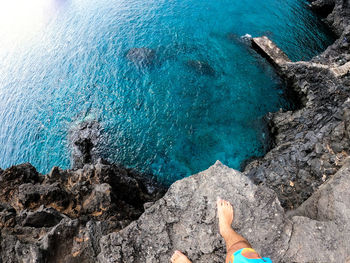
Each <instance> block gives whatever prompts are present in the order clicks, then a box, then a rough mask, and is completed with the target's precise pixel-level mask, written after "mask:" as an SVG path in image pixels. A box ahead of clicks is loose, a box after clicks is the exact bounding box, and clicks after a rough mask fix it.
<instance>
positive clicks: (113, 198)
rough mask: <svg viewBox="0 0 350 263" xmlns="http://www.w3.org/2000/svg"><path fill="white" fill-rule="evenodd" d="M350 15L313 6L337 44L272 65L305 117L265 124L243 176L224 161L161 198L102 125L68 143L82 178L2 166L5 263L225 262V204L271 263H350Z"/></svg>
mask: <svg viewBox="0 0 350 263" xmlns="http://www.w3.org/2000/svg"><path fill="white" fill-rule="evenodd" d="M349 6H350V1H349V0H315V1H311V3H310V8H312V9H314V10H315V11H316V12H319V13H320V14H321V15H323V16H324V19H325V22H326V23H328V25H330V27H332V28H333V29H334V31H335V32H336V33H337V34H338V35H339V39H338V40H337V41H336V42H335V43H334V44H333V45H331V46H330V47H329V48H328V49H327V50H326V51H325V52H323V53H322V54H320V55H319V56H317V57H315V58H313V59H312V60H311V61H307V62H303V61H299V62H291V61H289V60H288V59H285V60H283V61H282V64H280V63H277V64H275V66H276V68H277V70H278V72H279V74H280V75H281V77H282V78H283V79H284V80H285V81H286V84H287V87H288V91H289V92H290V93H291V94H293V95H294V96H295V97H294V98H295V99H297V101H298V103H297V104H298V105H299V108H298V109H297V110H295V111H288V112H282V111H281V112H277V113H271V114H269V116H267V117H268V120H269V123H270V129H271V134H272V136H273V138H274V144H273V147H272V149H271V150H270V151H269V152H268V153H267V154H266V155H265V156H264V157H263V158H260V159H258V160H254V161H252V162H250V163H249V164H248V165H247V166H246V167H245V169H244V171H243V172H242V173H241V172H238V171H235V170H233V169H230V168H228V167H226V166H224V165H222V164H221V163H220V162H217V163H216V164H215V165H213V166H212V167H210V168H209V169H208V170H206V171H204V172H201V173H199V174H197V175H193V176H191V177H189V178H186V179H183V180H181V181H178V182H176V183H174V184H173V185H172V186H171V187H170V189H168V191H167V193H166V194H165V195H164V197H161V196H163V194H164V192H163V189H161V188H159V186H158V187H154V182H151V181H149V180H146V177H145V176H143V175H140V174H138V173H136V172H135V171H132V170H129V169H125V168H123V167H120V166H117V165H110V164H107V163H104V162H102V161H98V157H99V149H98V147H96V144H97V143H98V137H96V136H95V135H96V132H95V130H97V132H98V129H99V127H98V123H91V124H82V125H81V127H80V128H79V129H78V130H77V131H76V132H72V133H71V134H70V137H71V139H70V140H71V142H72V147H73V154H74V156H73V161H74V166H75V169H74V170H61V169H59V168H57V167H54V168H53V169H52V171H51V172H50V173H49V174H47V175H41V174H39V173H38V172H37V171H36V170H35V168H34V167H32V166H31V165H30V164H22V165H18V166H13V167H11V168H8V169H6V170H4V171H3V170H1V169H0V229H1V232H0V262H4V263H5V262H9V263H10V262H11V263H12V262H28V263H29V262H37V263H41V262H96V261H97V262H101V263H102V262H135V263H137V262H152V263H153V262H168V259H169V257H170V255H171V254H172V252H173V251H174V250H175V249H179V250H182V251H183V252H184V253H186V254H187V255H188V256H189V258H191V260H193V262H223V259H224V253H225V252H224V244H223V240H222V239H221V238H220V236H219V234H218V228H217V219H216V210H215V201H216V198H217V196H220V197H222V198H224V199H227V200H229V201H230V202H231V203H233V205H234V207H235V211H236V216H235V221H234V225H233V226H234V228H235V229H237V231H238V232H239V233H241V234H242V235H244V236H245V237H246V238H247V239H248V240H249V241H250V242H251V243H252V245H253V246H254V247H255V248H256V249H257V251H259V252H260V253H262V254H263V255H264V256H269V257H271V258H272V259H273V260H274V262H349V261H350V243H349V240H350V191H349V189H350V159H349V158H348V154H349V151H350V100H349V99H348V98H349V95H350V74H349V71H348V70H349V67H348V65H349V64H347V63H349V61H350V48H349V45H350V22H349V18H350V16H349ZM86 163H93V164H86ZM286 211H287V212H286Z"/></svg>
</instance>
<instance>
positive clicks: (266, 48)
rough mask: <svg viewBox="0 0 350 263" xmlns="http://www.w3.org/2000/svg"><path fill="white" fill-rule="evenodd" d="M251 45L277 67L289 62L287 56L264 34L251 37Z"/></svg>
mask: <svg viewBox="0 0 350 263" xmlns="http://www.w3.org/2000/svg"><path fill="white" fill-rule="evenodd" d="M252 47H253V48H254V49H255V50H256V51H257V52H258V53H260V54H261V55H262V56H263V57H265V58H266V59H267V60H269V61H270V62H271V63H272V64H273V65H274V66H275V67H277V68H278V69H280V68H282V67H283V66H284V65H285V64H286V63H288V62H291V60H290V59H289V58H288V56H287V55H286V54H285V53H284V52H283V51H282V50H281V49H280V48H279V47H278V46H277V45H276V44H275V43H274V42H272V41H271V40H270V39H269V38H268V37H266V36H263V37H255V38H252Z"/></svg>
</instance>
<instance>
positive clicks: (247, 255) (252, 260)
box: [229, 248, 272, 263]
mask: <svg viewBox="0 0 350 263" xmlns="http://www.w3.org/2000/svg"><path fill="white" fill-rule="evenodd" d="M229 262H230V263H266V262H267V263H272V261H271V259H269V258H262V257H260V256H259V254H258V253H257V252H256V251H255V250H254V249H252V248H242V249H240V250H237V251H236V252H235V253H233V255H232V256H231V258H230V261H229Z"/></svg>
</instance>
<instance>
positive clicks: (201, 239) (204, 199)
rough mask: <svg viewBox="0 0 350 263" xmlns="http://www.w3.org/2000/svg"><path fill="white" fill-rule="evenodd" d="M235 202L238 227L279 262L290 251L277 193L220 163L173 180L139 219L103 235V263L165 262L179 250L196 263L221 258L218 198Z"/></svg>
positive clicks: (267, 254)
mask: <svg viewBox="0 0 350 263" xmlns="http://www.w3.org/2000/svg"><path fill="white" fill-rule="evenodd" d="M218 196H220V197H222V198H225V199H226V200H229V201H230V202H232V203H233V205H234V206H235V221H234V224H233V226H234V228H235V229H237V231H238V232H239V233H241V234H243V235H244V236H245V237H247V238H248V240H249V241H250V242H251V243H252V245H253V246H254V247H255V248H256V249H257V250H258V251H259V252H261V253H262V254H263V255H266V256H270V257H272V258H273V259H274V260H276V261H279V260H280V258H281V256H282V255H283V254H284V252H285V250H286V249H287V241H286V240H288V238H282V237H283V236H286V237H288V231H289V230H288V228H286V229H285V227H284V225H285V218H284V212H283V209H282V207H281V206H280V203H279V201H278V199H277V198H276V195H275V194H274V193H273V191H271V190H268V189H267V188H265V187H259V186H255V185H254V184H253V183H252V182H251V181H250V180H249V179H248V178H247V177H245V176H244V175H242V174H241V173H240V172H238V171H235V170H233V169H230V168H228V167H226V166H224V165H222V164H221V163H220V162H216V164H215V165H214V166H212V167H210V168H209V169H208V170H206V171H204V172H201V173H199V174H197V175H194V176H191V177H189V178H186V179H183V180H181V181H178V182H176V183H174V184H173V185H172V186H171V187H170V189H169V191H168V192H167V194H166V195H165V196H164V197H163V198H162V199H160V200H159V201H157V202H156V203H155V204H154V205H153V206H151V207H150V208H149V209H147V210H146V211H145V213H144V214H143V215H142V216H141V217H140V219H139V220H137V221H136V222H133V223H132V224H131V225H129V226H128V227H127V228H125V229H123V230H122V231H120V232H118V233H112V234H109V235H107V236H104V237H103V238H102V239H101V242H100V246H101V253H100V254H99V256H98V258H99V261H100V262H125V263H127V262H134V263H136V262H167V261H168V260H169V258H170V256H171V254H172V253H173V251H174V250H175V249H180V250H182V251H184V252H185V253H186V254H187V255H188V256H189V257H190V258H191V259H192V260H194V262H223V260H224V256H225V249H224V243H223V240H222V238H221V237H220V235H219V234H218V226H217V218H216V199H217V197H218Z"/></svg>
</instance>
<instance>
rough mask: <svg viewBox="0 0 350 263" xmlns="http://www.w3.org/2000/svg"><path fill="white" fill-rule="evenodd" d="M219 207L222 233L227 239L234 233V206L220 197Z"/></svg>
mask: <svg viewBox="0 0 350 263" xmlns="http://www.w3.org/2000/svg"><path fill="white" fill-rule="evenodd" d="M217 207H218V217H219V229H220V235H221V236H222V237H223V238H224V239H225V240H226V239H228V238H229V235H231V234H232V227H231V224H232V221H233V207H232V205H231V204H230V202H228V201H225V200H222V199H220V198H219V199H218V201H217Z"/></svg>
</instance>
